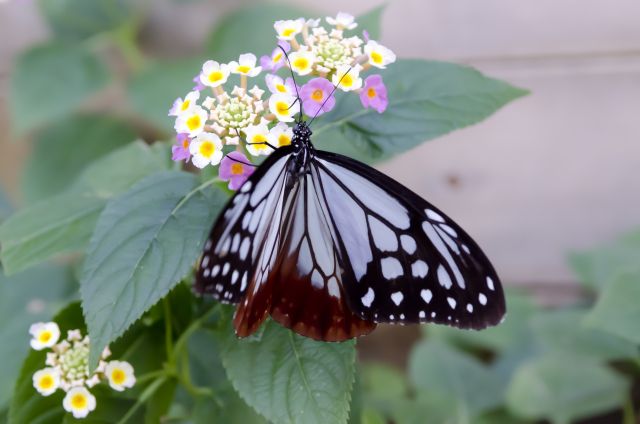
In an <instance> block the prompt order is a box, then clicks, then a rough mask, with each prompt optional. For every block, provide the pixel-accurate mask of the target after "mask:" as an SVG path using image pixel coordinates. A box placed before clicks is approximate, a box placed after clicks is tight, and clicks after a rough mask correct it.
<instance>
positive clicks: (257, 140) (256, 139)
mask: <svg viewBox="0 0 640 424" xmlns="http://www.w3.org/2000/svg"><path fill="white" fill-rule="evenodd" d="M265 141H267V137H265V136H264V134H256V135H254V136H253V140H252V142H253V143H264V142H265ZM265 146H266V144H256V147H257V148H259V149H260V148H264V147H265Z"/></svg>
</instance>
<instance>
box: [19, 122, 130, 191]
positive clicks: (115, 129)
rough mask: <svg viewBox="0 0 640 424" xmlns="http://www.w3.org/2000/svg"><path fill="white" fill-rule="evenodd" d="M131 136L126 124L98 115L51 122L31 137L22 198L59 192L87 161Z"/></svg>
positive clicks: (117, 145) (91, 160) (69, 182)
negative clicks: (31, 141) (32, 144)
mask: <svg viewBox="0 0 640 424" xmlns="http://www.w3.org/2000/svg"><path fill="white" fill-rule="evenodd" d="M134 139H135V133H134V132H133V129H132V128H131V127H130V126H129V125H127V124H125V123H124V122H122V121H120V120H117V119H114V118H110V117H106V116H102V115H86V116H76V117H71V118H68V119H65V120H62V121H59V122H57V123H55V124H54V125H53V126H51V127H49V128H47V129H46V130H44V131H42V132H41V133H40V134H38V136H37V137H36V139H35V143H34V148H33V153H32V154H31V156H30V157H29V159H28V161H27V163H26V165H25V171H24V174H23V179H22V189H23V190H22V191H23V193H24V196H25V198H26V199H27V201H28V202H29V203H33V202H34V201H36V200H40V199H43V198H46V197H50V196H52V195H54V194H58V193H61V192H62V191H64V189H66V188H67V187H68V186H69V185H70V184H71V183H72V182H73V180H74V179H75V178H76V177H77V176H78V175H79V174H80V173H81V172H82V170H84V169H85V168H86V167H87V165H89V164H90V163H91V162H94V161H96V160H98V159H100V158H102V157H103V156H105V155H106V154H107V153H110V152H111V151H113V150H116V149H117V148H119V147H122V146H124V145H125V144H127V143H129V142H131V141H133V140H134Z"/></svg>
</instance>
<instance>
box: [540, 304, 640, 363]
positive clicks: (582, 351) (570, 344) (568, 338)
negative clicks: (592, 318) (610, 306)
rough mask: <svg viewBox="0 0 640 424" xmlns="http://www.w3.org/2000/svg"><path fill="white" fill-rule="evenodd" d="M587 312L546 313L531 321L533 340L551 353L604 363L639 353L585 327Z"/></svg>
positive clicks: (629, 345) (633, 346)
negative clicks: (588, 357)
mask: <svg viewBox="0 0 640 424" xmlns="http://www.w3.org/2000/svg"><path fill="white" fill-rule="evenodd" d="M585 315H586V311H583V310H577V309H573V310H572V309H566V310H557V311H545V312H544V313H542V314H539V315H538V316H536V317H534V319H533V320H532V322H531V325H532V327H533V331H534V334H535V336H536V338H537V339H538V340H539V341H540V342H541V343H542V345H543V346H544V347H545V348H546V349H547V350H551V351H556V352H564V353H567V354H572V355H576V356H577V355H582V356H592V357H594V358H600V359H605V360H615V359H627V358H635V357H637V356H638V354H639V353H640V352H639V351H638V348H637V346H636V345H634V344H633V343H630V342H627V341H626V340H624V339H622V338H620V337H618V336H616V335H612V334H609V333H606V332H603V331H599V330H595V329H590V328H586V327H585V326H584V324H583V320H584V317H585Z"/></svg>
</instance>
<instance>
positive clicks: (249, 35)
mask: <svg viewBox="0 0 640 424" xmlns="http://www.w3.org/2000/svg"><path fill="white" fill-rule="evenodd" d="M304 16H309V11H308V10H306V9H303V8H299V7H294V6H288V5H284V4H272V3H270V4H258V5H254V6H250V7H247V8H243V9H239V10H235V11H233V12H231V13H230V14H228V15H227V16H224V17H223V18H222V19H220V23H219V24H218V25H217V26H216V27H215V29H214V30H213V32H212V33H211V35H210V36H209V41H208V42H207V45H206V52H207V54H208V55H209V56H210V57H211V58H213V59H215V60H216V61H218V62H226V61H230V60H238V55H239V54H240V53H243V52H253V53H254V54H255V55H256V56H258V57H260V56H261V55H264V54H270V53H271V51H272V50H273V49H274V48H276V45H277V43H278V40H277V38H276V32H275V30H274V29H273V23H274V22H275V21H278V20H282V19H297V18H299V17H304Z"/></svg>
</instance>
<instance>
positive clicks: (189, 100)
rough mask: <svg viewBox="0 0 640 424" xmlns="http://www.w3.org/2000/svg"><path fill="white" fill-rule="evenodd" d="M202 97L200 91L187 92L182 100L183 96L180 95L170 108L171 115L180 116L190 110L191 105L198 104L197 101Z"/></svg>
mask: <svg viewBox="0 0 640 424" xmlns="http://www.w3.org/2000/svg"><path fill="white" fill-rule="evenodd" d="M199 98H200V92H199V91H197V90H196V91H192V92H191V93H189V94H187V95H186V96H185V97H184V100H182V97H178V98H177V99H176V101H175V102H173V106H172V107H171V109H170V110H169V116H178V115H180V114H181V113H183V112H186V111H187V110H189V108H190V107H192V106H196V102H197V101H198V99H199Z"/></svg>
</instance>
